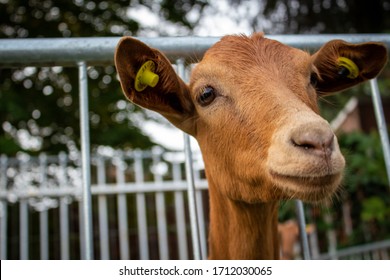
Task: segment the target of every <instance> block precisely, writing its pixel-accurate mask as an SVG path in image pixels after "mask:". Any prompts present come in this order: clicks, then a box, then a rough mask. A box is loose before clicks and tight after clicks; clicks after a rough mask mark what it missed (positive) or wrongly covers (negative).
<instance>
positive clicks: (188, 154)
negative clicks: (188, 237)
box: [184, 133, 202, 260]
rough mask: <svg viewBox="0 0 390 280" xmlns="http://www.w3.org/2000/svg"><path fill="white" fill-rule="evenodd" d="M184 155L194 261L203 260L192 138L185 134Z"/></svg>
mask: <svg viewBox="0 0 390 280" xmlns="http://www.w3.org/2000/svg"><path fill="white" fill-rule="evenodd" d="M184 153H185V158H186V159H185V170H186V180H187V184H188V207H189V212H190V223H191V232H192V247H193V251H194V259H195V260H200V259H201V256H202V254H201V244H200V232H199V221H198V211H197V207H196V197H195V182H194V172H193V165H192V151H191V143H190V136H189V135H188V134H186V133H184Z"/></svg>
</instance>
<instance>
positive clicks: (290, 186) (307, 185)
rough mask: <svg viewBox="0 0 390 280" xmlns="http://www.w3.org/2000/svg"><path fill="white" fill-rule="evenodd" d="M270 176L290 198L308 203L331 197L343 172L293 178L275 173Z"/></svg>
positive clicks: (272, 172)
mask: <svg viewBox="0 0 390 280" xmlns="http://www.w3.org/2000/svg"><path fill="white" fill-rule="evenodd" d="M270 174H271V177H272V179H273V181H274V182H275V184H276V185H277V186H279V187H281V188H282V189H283V190H284V192H285V193H286V195H287V196H288V197H293V198H297V199H302V200H307V201H318V200H321V199H324V198H327V197H329V196H331V195H332V194H333V193H334V192H335V191H336V189H337V188H338V187H339V185H340V183H341V179H342V172H340V173H335V174H327V175H322V176H293V175H284V174H281V173H278V172H275V171H271V172H270Z"/></svg>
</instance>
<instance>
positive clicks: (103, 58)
mask: <svg viewBox="0 0 390 280" xmlns="http://www.w3.org/2000/svg"><path fill="white" fill-rule="evenodd" d="M266 37H268V38H270V39H275V40H278V41H280V42H282V43H285V44H287V45H290V46H293V47H297V48H302V49H308V50H312V49H317V48H319V47H321V46H322V45H323V44H324V43H326V42H328V41H330V40H332V39H342V40H345V41H348V42H351V43H359V42H367V41H378V42H383V43H385V44H386V45H387V47H388V48H390V35H389V34H318V35H312V34H310V35H309V34H308V35H272V36H266ZM138 39H139V40H141V41H143V42H144V43H146V44H148V45H150V46H151V47H153V48H157V49H160V50H161V51H162V52H164V53H165V54H166V55H167V56H168V58H169V59H171V61H175V60H176V59H178V58H185V59H200V58H201V57H202V56H203V54H204V52H205V51H206V50H207V49H208V48H209V47H210V46H211V45H213V44H214V43H216V42H217V41H218V40H219V39H220V37H194V36H189V37H159V38H145V37H138ZM119 40H120V38H119V37H100V38H50V39H49V38H44V39H42V38H40V39H1V40H0V65H1V67H19V66H54V65H61V66H77V64H78V62H79V61H86V62H87V63H88V64H89V65H106V64H111V65H112V64H113V59H114V51H115V47H116V45H117V43H118V41H119Z"/></svg>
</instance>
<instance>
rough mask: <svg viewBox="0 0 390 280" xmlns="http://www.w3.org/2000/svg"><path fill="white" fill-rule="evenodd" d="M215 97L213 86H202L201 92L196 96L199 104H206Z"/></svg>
mask: <svg viewBox="0 0 390 280" xmlns="http://www.w3.org/2000/svg"><path fill="white" fill-rule="evenodd" d="M215 97H216V94H215V89H214V88H213V87H210V86H207V87H204V88H203V90H202V92H201V94H200V95H199V97H198V102H199V104H200V105H201V106H207V105H209V104H211V102H213V101H214V99H215Z"/></svg>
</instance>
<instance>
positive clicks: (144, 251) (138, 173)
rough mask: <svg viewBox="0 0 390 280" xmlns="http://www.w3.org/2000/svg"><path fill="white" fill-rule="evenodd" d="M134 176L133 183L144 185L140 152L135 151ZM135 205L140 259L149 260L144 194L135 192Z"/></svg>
mask: <svg viewBox="0 0 390 280" xmlns="http://www.w3.org/2000/svg"><path fill="white" fill-rule="evenodd" d="M134 174H135V183H136V184H140V185H142V184H144V181H145V178H144V167H143V160H142V152H141V151H140V150H136V151H135V152H134ZM136 203H137V223H138V242H139V250H140V259H141V260H148V259H149V239H148V221H147V215H146V212H147V211H146V198H145V193H141V192H139V193H138V192H137V194H136Z"/></svg>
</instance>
